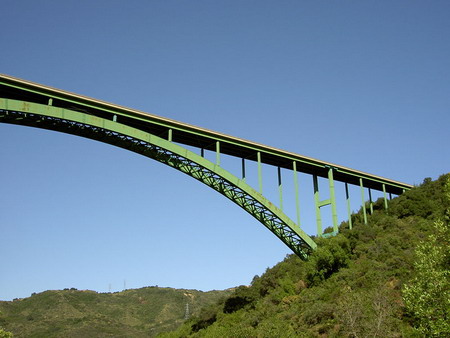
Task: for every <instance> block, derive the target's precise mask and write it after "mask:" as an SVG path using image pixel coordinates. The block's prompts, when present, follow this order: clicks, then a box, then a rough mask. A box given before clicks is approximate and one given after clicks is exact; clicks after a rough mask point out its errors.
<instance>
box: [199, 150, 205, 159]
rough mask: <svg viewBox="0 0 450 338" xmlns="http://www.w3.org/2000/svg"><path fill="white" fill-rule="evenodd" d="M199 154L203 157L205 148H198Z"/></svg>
mask: <svg viewBox="0 0 450 338" xmlns="http://www.w3.org/2000/svg"><path fill="white" fill-rule="evenodd" d="M200 156H201V157H203V158H204V157H205V149H203V148H201V149H200Z"/></svg>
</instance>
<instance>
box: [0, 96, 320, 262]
mask: <svg viewBox="0 0 450 338" xmlns="http://www.w3.org/2000/svg"><path fill="white" fill-rule="evenodd" d="M0 122H4V123H11V124H19V125H28V126H33V127H38V128H43V129H51V130H56V131H60V132H64V133H68V134H74V135H79V136H83V137H86V138H91V139H94V140H98V141H102V142H105V143H109V144H112V145H115V146H118V147H121V148H124V149H128V150H130V151H133V152H136V153H139V154H142V155H144V156H146V157H149V158H152V159H155V160H157V161H159V162H161V163H164V164H166V165H168V166H170V167H172V168H175V169H177V170H179V171H181V172H183V173H185V174H187V175H189V176H191V177H193V178H195V179H197V180H199V181H200V182H202V183H204V184H206V185H207V186H209V187H211V188H212V189H214V190H216V191H217V192H219V193H221V194H222V195H224V196H226V197H227V198H229V199H230V200H231V201H233V202H234V203H236V204H237V205H239V206H240V207H241V208H243V209H244V210H245V211H247V212H248V213H250V214H251V215H252V216H253V217H255V218H256V219H257V220H258V221H259V222H261V223H262V224H263V225H265V226H266V227H267V228H268V229H269V230H270V231H272V233H274V234H275V235H276V236H277V237H278V238H279V239H280V240H281V241H283V242H284V243H285V244H286V245H287V246H288V247H289V248H290V249H291V250H292V251H293V252H295V253H296V254H297V255H298V256H300V257H301V258H303V259H306V258H307V256H308V255H309V254H310V252H311V251H312V250H314V249H315V248H316V246H317V245H316V244H315V243H314V241H313V240H312V239H311V238H310V237H309V236H308V235H307V234H306V233H305V232H304V231H303V230H301V229H300V228H299V227H298V226H297V225H296V224H295V223H294V222H293V221H292V220H290V219H289V218H288V217H287V216H286V215H285V214H284V213H283V212H282V211H281V210H280V209H279V208H277V207H276V206H275V205H273V204H272V203H271V202H270V201H269V200H267V199H266V198H265V197H264V196H262V195H261V194H260V193H259V192H257V191H256V190H254V189H253V188H252V187H250V186H249V185H248V184H246V183H245V182H244V181H243V180H241V179H239V178H237V177H235V176H234V175H232V174H231V173H229V172H228V171H226V170H224V169H223V168H221V167H220V166H219V165H217V164H214V163H212V162H210V161H208V160H206V159H205V158H203V157H202V156H200V155H197V154H195V153H193V152H191V151H189V150H188V149H186V148H183V147H181V146H179V145H177V144H175V143H173V142H170V141H168V140H166V139H163V138H161V137H158V136H155V135H152V134H150V133H147V132H144V131H142V130H139V129H136V128H133V127H130V126H127V125H124V124H121V123H118V122H114V121H112V119H111V120H108V119H104V118H101V117H98V116H93V115H89V114H86V113H83V112H77V111H73V110H69V109H63V108H58V107H54V106H49V105H43V104H37V103H34V102H25V101H19V100H11V99H3V98H0Z"/></svg>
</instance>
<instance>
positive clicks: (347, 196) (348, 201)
mask: <svg viewBox="0 0 450 338" xmlns="http://www.w3.org/2000/svg"><path fill="white" fill-rule="evenodd" d="M345 197H346V199H347V215H348V228H349V229H350V230H352V228H353V224H352V210H351V206H350V194H349V193H348V184H347V183H345Z"/></svg>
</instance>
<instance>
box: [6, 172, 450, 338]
mask: <svg viewBox="0 0 450 338" xmlns="http://www.w3.org/2000/svg"><path fill="white" fill-rule="evenodd" d="M352 221H353V230H348V223H346V222H344V223H342V224H341V226H340V233H339V235H337V236H335V237H330V238H328V239H324V238H316V239H315V240H316V242H317V243H318V244H319V248H318V249H317V250H316V251H315V252H314V253H313V255H311V257H310V258H309V260H308V261H302V260H300V259H299V258H298V257H297V256H295V255H288V256H287V257H286V258H285V259H284V261H283V262H281V263H279V264H277V265H276V266H274V267H273V268H269V269H267V270H266V272H265V273H264V274H263V275H261V276H255V277H254V278H253V281H252V283H251V285H250V286H240V287H237V288H235V289H233V290H231V289H230V290H225V291H211V292H200V291H196V290H174V289H169V288H157V287H148V288H143V289H137V290H126V291H123V292H119V293H113V294H98V293H96V292H93V291H78V290H62V291H46V292H43V293H40V294H36V295H33V296H32V297H29V298H26V299H21V300H16V301H13V302H0V327H3V328H4V329H5V330H8V331H12V332H13V333H14V334H15V337H151V336H155V335H158V336H160V337H163V338H164V337H165V338H180V337H233V338H235V337H243V338H244V337H245V338H247V337H264V338H266V337H274V338H275V337H277V338H278V337H430V336H436V337H450V327H449V324H448V317H449V315H450V295H449V291H450V281H449V279H450V272H449V267H450V251H449V247H450V246H449V239H450V225H449V222H450V174H447V175H443V176H441V177H440V178H439V179H438V180H436V181H431V179H425V180H424V183H423V184H422V185H421V186H419V187H416V188H414V189H412V190H411V191H408V192H406V193H404V194H403V195H401V196H399V197H397V198H395V199H393V200H392V201H390V202H389V210H388V212H386V211H385V210H384V202H383V200H379V201H377V202H376V203H374V213H373V215H369V216H368V224H367V225H365V224H364V222H363V214H362V210H360V211H359V212H358V213H356V214H354V215H352ZM186 303H189V309H190V318H189V319H187V320H186V319H185V309H186ZM416 328H418V329H416ZM169 330H175V331H172V332H167V331H169ZM0 336H1V331H0Z"/></svg>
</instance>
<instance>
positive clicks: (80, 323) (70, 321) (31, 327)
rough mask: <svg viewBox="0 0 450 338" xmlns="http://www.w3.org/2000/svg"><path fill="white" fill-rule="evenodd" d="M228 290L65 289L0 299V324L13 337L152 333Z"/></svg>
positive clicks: (176, 323) (172, 326)
mask: <svg viewBox="0 0 450 338" xmlns="http://www.w3.org/2000/svg"><path fill="white" fill-rule="evenodd" d="M230 293H231V290H225V291H209V292H202V291H197V290H183V289H181V290H178V289H171V288H159V287H146V288H141V289H133V290H125V291H122V292H116V293H97V292H94V291H89V290H85V291H79V290H76V289H70V290H69V289H66V290H60V291H45V292H42V293H39V294H33V295H32V296H31V297H28V298H24V299H18V300H14V301H12V302H4V301H0V327H2V328H3V329H5V330H6V331H10V332H12V333H13V334H14V337H77V338H78V337H153V336H155V335H156V334H158V333H159V332H162V331H167V330H173V329H175V328H177V327H178V326H179V325H181V324H182V323H183V322H184V320H185V314H186V304H189V310H188V311H189V316H191V315H196V314H198V313H199V311H200V309H201V308H202V307H204V306H207V305H209V304H213V303H216V302H217V301H218V300H219V299H220V298H221V297H225V296H227V295H229V294H230ZM0 336H1V334H0Z"/></svg>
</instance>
